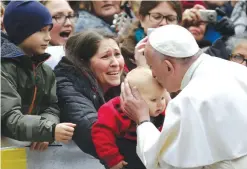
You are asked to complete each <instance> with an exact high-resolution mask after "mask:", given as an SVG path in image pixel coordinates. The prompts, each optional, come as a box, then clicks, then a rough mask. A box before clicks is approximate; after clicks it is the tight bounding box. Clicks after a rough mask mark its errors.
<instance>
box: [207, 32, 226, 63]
mask: <svg viewBox="0 0 247 169" xmlns="http://www.w3.org/2000/svg"><path fill="white" fill-rule="evenodd" d="M228 38H229V37H228V36H223V37H221V38H219V39H218V40H216V41H215V42H214V43H213V45H212V46H210V47H209V48H208V49H207V50H206V51H205V53H207V54H209V55H211V56H216V57H218V58H221V59H225V60H229V55H230V52H229V51H228V50H227V49H226V41H227V40H228Z"/></svg>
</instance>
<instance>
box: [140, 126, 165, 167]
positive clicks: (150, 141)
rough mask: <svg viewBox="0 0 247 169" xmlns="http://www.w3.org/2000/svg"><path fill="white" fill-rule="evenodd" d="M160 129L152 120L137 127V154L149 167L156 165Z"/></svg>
mask: <svg viewBox="0 0 247 169" xmlns="http://www.w3.org/2000/svg"><path fill="white" fill-rule="evenodd" d="M159 137H160V131H159V130H158V129H157V128H156V127H155V126H154V125H153V123H151V122H146V123H143V124H141V125H140V126H138V127H137V148H136V151H137V154H138V156H139V157H140V159H141V161H142V162H143V164H144V165H145V166H146V168H147V169H150V168H152V169H153V168H154V166H156V161H157V159H156V154H157V143H158V141H159Z"/></svg>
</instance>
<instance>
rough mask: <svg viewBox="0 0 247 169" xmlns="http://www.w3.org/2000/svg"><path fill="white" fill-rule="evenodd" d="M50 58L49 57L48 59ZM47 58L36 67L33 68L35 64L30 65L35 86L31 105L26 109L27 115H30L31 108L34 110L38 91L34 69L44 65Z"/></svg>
mask: <svg viewBox="0 0 247 169" xmlns="http://www.w3.org/2000/svg"><path fill="white" fill-rule="evenodd" d="M49 58H50V57H49ZM49 58H47V59H45V60H44V61H42V62H40V63H38V64H37V66H35V64H32V66H33V75H34V83H35V86H34V93H33V99H32V103H31V105H30V107H29V109H28V114H31V113H32V111H33V108H34V102H35V100H36V96H37V90H38V87H37V85H36V68H37V67H38V66H39V65H41V64H42V63H44V62H45V61H47V60H48V59H49Z"/></svg>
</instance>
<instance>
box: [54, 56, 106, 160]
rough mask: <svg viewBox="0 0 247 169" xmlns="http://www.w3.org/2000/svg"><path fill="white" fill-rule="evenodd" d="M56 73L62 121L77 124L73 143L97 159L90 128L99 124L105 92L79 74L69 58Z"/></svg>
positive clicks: (85, 75)
mask: <svg viewBox="0 0 247 169" xmlns="http://www.w3.org/2000/svg"><path fill="white" fill-rule="evenodd" d="M54 71H55V74H56V79H57V96H58V103H59V107H60V108H61V120H62V121H63V122H72V123H75V124H76V128H75V132H74V136H73V140H74V141H75V143H76V144H77V145H78V146H79V148H80V149H81V150H82V151H84V152H85V153H88V154H90V155H92V156H94V157H97V155H96V151H95V148H94V145H93V142H92V138H91V128H92V125H93V124H94V122H95V121H96V120H97V110H98V109H99V108H100V106H101V105H103V104H104V103H105V100H104V97H103V92H102V90H101V88H99V87H98V85H97V83H96V81H95V80H94V79H93V78H92V76H90V75H89V74H88V73H86V72H84V73H82V72H81V71H79V70H77V69H76V68H75V67H74V66H73V63H72V62H71V61H69V60H68V59H67V58H66V57H63V58H62V60H61V61H60V62H59V64H58V65H57V66H56V67H55V70H54Z"/></svg>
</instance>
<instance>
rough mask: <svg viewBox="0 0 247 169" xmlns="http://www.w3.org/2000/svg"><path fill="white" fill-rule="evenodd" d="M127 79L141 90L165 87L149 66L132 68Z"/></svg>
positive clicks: (132, 85)
mask: <svg viewBox="0 0 247 169" xmlns="http://www.w3.org/2000/svg"><path fill="white" fill-rule="evenodd" d="M126 79H127V81H128V82H129V85H130V87H137V89H138V90H139V91H140V92H142V91H147V90H150V89H154V90H155V89H159V90H161V89H163V88H162V86H161V85H160V84H159V83H158V82H157V81H156V79H154V78H153V75H152V71H151V70H150V69H149V68H147V67H137V68H135V69H133V70H131V71H130V72H129V73H128V74H127V76H126Z"/></svg>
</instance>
